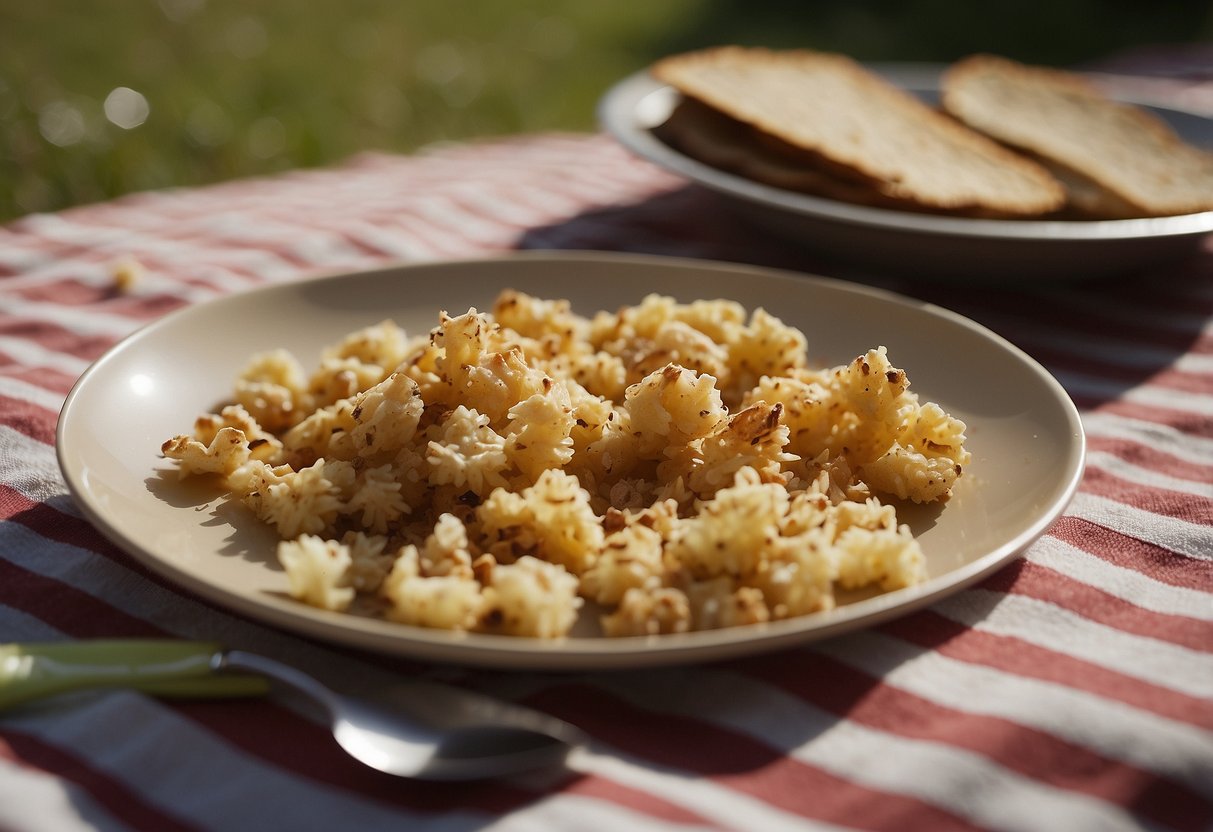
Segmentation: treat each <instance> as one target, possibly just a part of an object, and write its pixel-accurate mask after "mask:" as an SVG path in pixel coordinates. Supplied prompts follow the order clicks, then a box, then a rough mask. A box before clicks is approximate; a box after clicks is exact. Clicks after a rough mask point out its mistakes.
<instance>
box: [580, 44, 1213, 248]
mask: <svg viewBox="0 0 1213 832" xmlns="http://www.w3.org/2000/svg"><path fill="white" fill-rule="evenodd" d="M864 66H866V67H867V68H868V69H870V70H872V71H874V72H876V73H877V74H879V75H881V76H882V77H884V78H886V79H888V80H890V81H892V82H893V83H895V84H897V85H898V86H902V87H910V88H914V87H917V86H930V85H932V84H935V85H937V84H938V79H939V76H940V74H941V73H942V72H943V70H944V68H945V67H946V65H945V64H936V63H913V62H899V63H891V62H890V63H868V64H864ZM1079 74H1081V75H1084V76H1086V77H1090V78H1092V79H1096V78H1099V77H1105V78H1106V77H1111V76H1109V74H1107V73H1104V74H1097V73H1089V72H1086V73H1079ZM657 94H661V95H678V93H677V92H676V91H675V90H674V89H673V87H671V86H670V85H669V84H665V83H662V82H660V81H658V80H657V79H655V78H653V77H652V75H651V74H650V73H649V70H648V68H645V69H641V70H638V71H636V72H633V73H632V74H630V75H627V76H625V77H624V78H622V79H620V80H618V81H616V82H615V83H614V84H613V85H612V86H611V87H610V88H608V89H607V91H606V92H605V93H604V94H603V95H602V96H601V97H600V98H599V100H598V104H597V106H596V116H597V119H598V123H599V124H600V125H601V126H602V128H603V129H605V130H606V132H607V133H609V134H610V135H611V136H612V137H613V138H614V139H615V140H616V141H618V142H619V143H620V144H621V145H623V146H624V147H625V148H627V149H628V150H629V151H631V152H632V153H634V154H636V155H637V156H639V157H640V158H642V159H644V160H646V161H648V162H650V163H652V164H655V165H657V166H658V167H661V168H663V169H665V170H667V171H669V172H672V173H675V174H678V175H680V176H682V177H684V178H687V179H689V180H691V181H692V182H694V183H695V184H698V185H701V186H703V187H706V188H708V189H710V190H712V191H715V192H717V193H720V194H724V195H726V196H729V197H732V198H735V199H741V200H744V201H746V202H750V203H754V204H756V205H759V206H762V207H764V208H768V209H776V210H780V211H784V212H788V213H791V214H795V215H799V216H801V217H804V218H806V219H815V220H828V221H832V222H842V223H846V224H849V225H855V226H864V227H869V228H872V229H875V230H883V231H891V232H902V233H907V232H908V233H914V234H919V235H923V236H932V235H934V236H950V237H962V238H969V239H974V240H982V239H986V240H1004V241H1023V242H1034V243H1053V242H1056V243H1084V242H1109V241H1114V240H1126V241H1127V240H1157V239H1165V238H1181V237H1193V236H1199V235H1203V234H1207V233H1210V232H1213V211H1202V212H1199V213H1194V214H1179V215H1175V216H1169V217H1141V218H1134V219H1118V220H998V219H984V218H975V217H952V216H942V215H935V214H927V213H916V212H913V211H899V210H896V209H892V208H880V207H873V206H867V205H858V204H855V203H849V202H844V201H840V200H833V199H829V198H826V197H821V196H815V195H812V194H807V193H801V192H798V191H792V190H788V189H785V188H779V187H776V186H774V185H767V184H765V183H762V182H758V181H756V180H752V179H748V178H746V177H744V176H740V175H738V174H735V173H731V172H729V171H725V170H722V169H720V168H717V167H714V166H712V165H709V164H707V163H705V162H700V161H699V160H697V159H695V158H693V157H691V156H687V155H686V154H684V153H681V152H680V151H678V150H676V149H675V148H672V147H670V146H669V145H667V144H665V143H664V142H662V141H660V140H659V139H657V138H656V136H654V135H653V134H652V132H651V131H649V130H647V129H644V128H643V127H641V126H639V124H638V123H637V118H636V111H637V108H638V107H639V106H640V105H641V103H642V102H643V101H644V100H646V99H647V98H649V97H650V96H653V95H657ZM1114 97H1115V98H1117V99H1118V100H1121V101H1125V102H1130V103H1134V104H1139V105H1144V106H1150V107H1156V108H1159V109H1164V110H1169V111H1171V112H1176V113H1182V114H1184V115H1187V116H1192V117H1196V118H1201V119H1204V120H1206V121H1210V122H1213V117H1211V116H1208V115H1206V114H1204V113H1200V112H1196V111H1194V110H1188V109H1183V108H1182V107H1179V106H1176V105H1174V104H1173V103H1170V102H1162V101H1158V100H1155V99H1151V98H1150V97H1148V96H1142V95H1116V96H1114Z"/></svg>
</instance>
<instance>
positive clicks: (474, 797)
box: [173, 700, 705, 824]
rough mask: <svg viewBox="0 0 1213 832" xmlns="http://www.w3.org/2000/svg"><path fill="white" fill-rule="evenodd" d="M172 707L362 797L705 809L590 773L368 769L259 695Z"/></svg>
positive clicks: (696, 820) (679, 812) (652, 811)
mask: <svg viewBox="0 0 1213 832" xmlns="http://www.w3.org/2000/svg"><path fill="white" fill-rule="evenodd" d="M173 707H174V708H175V709H176V710H177V711H178V712H179V713H181V714H183V715H184V716H187V717H189V718H190V719H192V720H194V721H195V722H197V723H198V724H199V725H201V726H203V727H204V728H205V729H207V730H208V731H211V732H213V733H215V734H217V735H219V736H221V737H223V739H224V740H225V741H226V742H228V743H230V744H232V745H233V746H235V747H237V748H239V749H241V750H242V751H243V752H245V753H247V754H249V755H250V756H253V757H256V758H258V759H261V760H264V761H266V762H268V763H270V764H271V765H274V766H276V767H278V768H281V769H284V770H286V771H289V772H290V773H291V774H293V775H295V776H300V777H305V778H308V779H311V780H316V781H317V782H322V783H325V784H327V785H330V786H334V787H337V788H341V789H345V790H347V791H350V792H353V793H356V794H357V795H358V796H360V797H364V798H366V797H369V798H371V799H375V800H380V801H383V802H385V803H387V804H389V805H392V806H397V807H400V808H405V809H408V810H410V811H415V812H429V813H440V812H451V811H458V810H472V811H478V812H486V813H490V814H495V815H501V814H506V813H508V812H512V811H515V810H518V809H522V808H524V807H526V806H527V805H528V804H531V803H533V802H535V801H536V800H538V799H539V798H541V797H542V795H543V794H556V793H559V792H569V793H574V794H582V795H585V796H587V797H600V798H602V799H605V800H609V801H610V802H612V803H616V804H619V805H622V806H625V807H628V808H631V809H633V810H635V811H637V812H640V813H643V814H649V815H652V816H655V817H661V818H665V819H668V820H672V821H674V822H678V823H691V824H704V823H705V819H704V818H703V817H702V816H698V815H695V814H694V813H692V812H690V811H688V810H686V809H683V808H681V807H679V806H676V805H673V804H670V803H667V802H665V801H663V800H661V799H659V798H656V797H653V796H651V795H648V794H646V793H643V792H637V791H635V790H633V789H631V788H629V787H627V786H622V785H620V784H618V783H614V782H611V781H606V780H603V779H602V778H599V777H594V776H578V775H572V774H570V775H568V776H567V777H565V778H562V779H559V780H557V782H554V783H551V784H550V785H548V786H546V787H543V788H542V789H541V790H539V791H535V790H533V789H532V788H529V787H528V788H524V787H521V786H518V785H514V784H511V783H508V782H506V781H486V782H483V783H477V784H476V785H475V786H474V787H470V786H469V785H468V784H466V783H425V782H422V781H418V780H409V779H407V778H400V777H395V776H392V775H389V774H383V773H382V772H379V771H375V770H374V769H371V768H368V767H366V766H364V765H362V764H361V763H359V762H358V761H356V760H354V759H353V758H352V757H350V756H349V755H347V754H346V753H345V752H344V751H342V750H341V749H340V748H339V747H338V746H337V744H336V743H335V742H334V741H333V737H332V734H331V732H330V731H329V729H328V728H326V727H324V726H322V725H317V724H315V723H313V722H310V721H308V720H305V719H303V718H301V717H300V716H298V715H297V714H295V713H294V712H292V711H290V710H288V709H287V708H284V707H279V706H277V705H275V704H273V703H272V702H266V701H261V700H234V701H227V702H223V703H215V702H188V701H186V702H179V703H174V705H173Z"/></svg>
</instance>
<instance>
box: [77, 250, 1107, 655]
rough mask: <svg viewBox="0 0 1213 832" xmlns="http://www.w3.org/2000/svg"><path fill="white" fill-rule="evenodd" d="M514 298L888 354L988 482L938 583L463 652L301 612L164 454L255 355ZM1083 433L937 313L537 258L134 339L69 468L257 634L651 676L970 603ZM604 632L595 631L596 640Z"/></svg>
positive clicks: (776, 277)
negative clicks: (793, 613)
mask: <svg viewBox="0 0 1213 832" xmlns="http://www.w3.org/2000/svg"><path fill="white" fill-rule="evenodd" d="M506 287H513V288H517V289H520V290H522V291H525V292H529V293H531V294H535V295H538V296H542V297H548V298H555V297H562V298H568V299H570V300H571V301H572V302H573V304H574V309H575V310H577V311H579V312H581V313H582V314H592V313H593V312H595V311H597V310H599V309H609V310H615V309H616V308H618V307H619V306H620V305H623V304H631V303H635V302H637V301H639V300H640V299H641V298H642V297H643V296H644V295H645V294H647V293H649V292H654V291H656V292H662V293H665V294H669V295H672V296H674V297H676V298H677V299H679V300H681V301H684V302H685V301H690V300H694V299H696V298H718V297H720V298H731V299H734V300H737V301H739V302H741V303H742V304H744V305H746V306H747V307H749V308H753V307H756V306H763V307H765V308H766V309H768V310H770V311H772V312H773V313H775V314H777V315H778V316H780V317H781V318H782V319H783V320H784V321H785V322H787V323H790V324H794V325H796V326H798V327H800V328H802V329H803V330H804V332H805V333H806V334H807V336H808V339H809V345H810V347H809V351H810V357H811V359H812V360H813V361H814V362H815V363H818V364H820V365H822V366H833V365H836V364H841V363H843V362H846V361H848V360H850V359H851V358H853V357H854V356H856V355H858V354H859V353H861V352H863V351H864V350H866V349H868V348H869V347H873V346H877V345H885V346H887V347H888V350H889V356H890V358H891V359H892V361H893V362H894V364H895V365H896V366H900V367H902V368H904V369H905V370H906V371H907V373H908V374H909V377H910V380H911V383H912V385H913V389H914V390H915V391H917V392H918V393H919V394H920V395H921V396H922V397H923V398H924V399H930V400H934V401H938V402H939V403H941V404H942V405H943V406H944V407H945V408H947V409H948V410H949V411H951V412H952V413H953V414H955V415H957V416H959V417H960V418H962V419H964V420H965V422H967V423H968V425H969V428H970V429H969V436H970V441H969V445H970V447H971V448H972V451H973V456H974V458H973V462H972V464H971V465H970V466H969V468H968V474H967V475H966V476H965V477H964V478H963V479H962V481H961V484H960V485H959V487H958V488H957V489H956V493H955V495H954V497H953V499H952V500H951V501H950V502H948V504H947V505H946V506H945V507H943V509H942V510H925V511H924V510H920V511H917V512H915V513H914V514H913V516H910V517H908V519H909V521H910V522H911V525H912V526H914V527H915V530H916V531H917V532H918V533H919V535H920V537H921V541H922V546H923V549H924V550H925V552H926V555H927V560H928V569H929V572H930V576H931V577H930V580H929V581H928V582H927V583H925V584H923V585H921V586H918V587H915V588H912V589H908V590H903V591H898V592H894V593H891V594H888V595H883V596H879V597H876V598H871V599H867V600H862V601H858V602H856V603H853V604H850V605H848V606H845V607H840V608H839V609H837V610H835V611H832V612H829V613H823V614H818V615H813V616H809V617H804V618H799V619H794V620H788V621H781V622H777V623H773V624H769V625H758V626H752V627H745V628H735V629H729V630H716V631H710V632H703V633H690V634H686V635H677V636H656V637H652V638H628V639H606V638H602V637H595V636H592V635H590V636H578V637H573V638H569V639H566V640H563V641H559V642H553V643H545V642H540V641H536V640H531V639H512V638H508V637H503V636H484V635H460V634H455V633H449V632H440V631H432V630H425V629H419V628H414V627H408V626H404V625H399V624H393V623H389V622H385V621H377V620H370V619H363V618H356V617H354V616H350V615H341V614H335V613H328V612H324V611H320V610H315V609H312V608H309V607H306V606H304V605H302V604H299V603H296V602H294V601H292V600H290V599H289V598H287V597H286V596H285V594H284V592H285V588H286V580H285V576H284V575H283V573H282V571H281V569H280V568H279V566H278V565H277V563H276V561H275V560H274V555H273V552H274V537H273V535H272V534H271V533H270V532H269V531H268V530H267V529H266V528H264V527H262V526H261V525H260V524H258V523H257V522H255V521H254V520H253V518H252V517H251V515H249V514H247V513H246V512H245V510H244V509H243V508H238V507H234V506H233V505H231V504H229V503H225V502H223V501H220V500H218V499H215V497H214V495H213V494H211V493H208V492H204V491H200V490H199V488H198V486H196V485H193V484H192V483H190V482H189V481H188V480H187V481H186V482H184V483H181V482H179V481H178V479H177V477H176V474H175V471H174V469H173V467H172V465H171V464H170V463H168V462H167V461H166V460H164V459H163V458H161V455H160V450H159V449H160V444H161V443H162V442H163V441H164V440H165V439H167V438H168V437H170V436H173V435H175V434H177V433H181V432H184V431H187V430H189V429H190V427H191V426H192V424H193V421H194V419H195V417H197V416H198V415H199V414H201V413H203V412H205V411H208V410H210V409H212V408H213V407H214V406H215V405H216V404H217V403H219V402H221V401H222V400H224V399H225V397H226V396H227V395H228V394H229V391H230V389H231V385H232V381H233V377H234V374H235V372H237V371H238V369H239V368H240V367H242V366H243V365H244V362H245V361H246V359H247V358H248V357H249V356H250V355H251V354H252V353H254V352H258V351H262V350H267V349H272V348H276V347H285V348H287V349H290V350H291V351H292V352H294V353H295V354H296V356H298V357H299V358H300V360H302V361H303V362H304V365H305V366H309V365H313V364H314V362H316V361H317V360H318V358H319V353H320V349H321V348H322V347H323V346H324V345H326V344H329V343H331V342H333V341H336V340H337V339H338V338H339V337H340V336H342V335H344V334H346V333H348V332H350V331H352V330H354V329H357V328H359V327H362V326H366V325H369V324H373V323H376V322H378V321H380V320H382V319H384V318H385V317H391V318H392V319H394V320H395V321H396V322H397V323H398V324H400V325H401V326H404V327H405V328H406V329H407V330H409V331H411V332H421V331H427V330H429V329H430V328H431V327H432V326H433V325H434V324H435V323H436V321H437V316H438V312H439V311H440V310H449V311H451V312H463V311H466V310H467V308H468V307H469V306H475V307H477V308H479V309H486V308H488V307H489V306H490V305H491V303H492V302H493V299H494V298H495V297H496V295H497V293H498V291H500V290H501V289H503V288H506ZM1083 450H1084V443H1083V434H1082V426H1081V424H1080V422H1079V417H1078V413H1077V411H1076V410H1075V408H1074V405H1073V404H1072V403H1071V402H1070V400H1069V398H1068V397H1067V396H1066V394H1065V392H1064V391H1063V390H1062V388H1061V387H1060V386H1059V385H1058V383H1057V382H1056V381H1055V380H1054V379H1053V378H1052V377H1051V376H1050V375H1049V374H1048V373H1047V372H1046V371H1045V370H1044V369H1042V368H1041V367H1040V366H1039V365H1037V364H1036V363H1035V362H1034V361H1032V360H1031V359H1030V358H1028V357H1027V356H1026V355H1024V354H1023V353H1022V352H1020V351H1019V350H1018V349H1016V348H1015V347H1013V346H1011V345H1010V344H1009V343H1007V342H1006V341H1004V340H1002V339H1001V338H999V337H998V336H996V335H994V334H993V333H991V332H989V331H988V330H986V329H984V328H982V327H981V326H979V325H977V324H975V323H973V322H971V321H969V320H967V319H965V318H962V317H960V316H958V315H956V314H954V313H951V312H947V311H945V310H942V309H939V308H937V307H934V306H931V305H928V304H924V303H919V302H916V301H912V300H907V299H904V298H901V297H898V296H895V295H891V294H888V293H885V292H881V291H877V290H873V289H869V288H865V287H861V286H857V285H852V284H849V283H843V282H838V281H832V280H826V279H821V278H814V277H807V276H804V275H794V274H789V273H781V272H774V271H766V270H761V269H756V268H749V267H745V266H737V265H727V264H720V263H708V262H700V261H692V260H676V259H664V258H654V257H640V256H627V255H605V254H598V253H555V252H551V253H542V252H536V253H530V254H518V255H514V256H508V257H504V258H499V259H493V260H477V261H468V262H452V263H437V264H430V265H416V266H405V267H398V268H390V269H384V270H382V271H375V272H366V273H359V274H349V275H337V276H332V277H325V278H320V279H315V280H310V281H305V282H300V283H290V284H285V285H280V286H272V287H267V288H263V289H258V290H255V291H252V292H247V293H244V294H240V295H236V296H230V297H226V298H222V299H219V300H216V301H213V302H210V303H206V304H201V305H198V306H194V307H190V308H186V309H183V310H180V311H178V312H176V313H173V314H170V315H168V316H166V317H164V318H163V319H161V320H159V321H157V322H155V323H153V324H151V325H149V326H147V327H145V328H144V329H142V330H140V331H138V332H136V333H135V334H133V335H131V336H130V337H129V338H127V339H125V340H124V341H122V342H121V343H119V344H118V345H116V346H115V347H114V348H113V349H111V350H110V351H109V352H108V353H106V354H105V355H104V356H103V357H102V358H100V359H99V360H98V361H97V362H96V363H95V364H93V365H92V366H91V367H90V368H89V369H88V371H86V372H85V374H84V375H83V376H82V377H81V378H80V380H79V381H78V382H77V384H76V386H75V388H74V389H73V390H72V392H71V394H70V395H69V396H68V398H67V401H66V403H65V404H64V407H63V411H62V414H61V416H60V420H59V432H58V455H59V463H60V466H61V468H62V470H63V474H64V477H65V478H66V480H67V484H68V487H69V488H70V489H71V492H72V494H73V495H74V496H75V498H76V500H77V501H78V503H79V505H80V506H81V508H82V509H83V510H84V512H85V513H86V514H87V515H88V517H89V519H90V520H92V522H93V523H95V524H96V526H97V527H98V528H99V529H100V530H101V531H102V532H104V533H105V535H106V536H108V537H109V538H110V539H111V540H113V541H114V542H115V543H117V544H118V545H119V546H121V547H123V548H124V549H126V550H128V551H129V552H131V553H132V554H133V555H134V556H135V557H137V558H138V559H139V560H141V561H142V562H143V563H145V564H146V565H147V566H148V567H150V568H151V569H153V570H155V571H157V572H159V573H161V574H163V575H164V576H166V577H168V578H169V579H171V580H173V581H174V582H176V583H178V584H180V585H181V586H183V587H185V588H188V589H190V590H192V591H194V592H196V593H198V594H199V595H201V596H203V597H206V598H208V599H211V600H213V601H215V602H217V603H219V604H221V605H223V606H226V607H228V608H230V609H233V610H236V611H238V612H240V613H244V614H246V615H248V616H250V617H252V618H256V619H260V620H262V621H265V622H268V623H270V624H274V625H278V626H280V627H283V628H286V629H288V630H292V631H295V632H297V633H300V634H305V635H308V636H313V637H316V638H320V639H325V640H329V641H332V642H338V643H342V644H348V645H352V646H356V647H362V648H367V649H371V650H377V651H383V652H387V653H393V654H398V655H402V656H408V657H413V658H417V659H424V660H433V661H440V662H455V663H465V664H477V665H487V666H497V667H507V668H550V669H587V668H619V667H638V666H643V665H659V664H670V663H677V662H689V661H700V660H712V659H721V658H727V657H732V656H738V655H743V654H748V653H751V652H755V651H761V650H770V649H774V648H778V647H784V646H790V645H794V644H799V643H802V642H806V641H809V640H812V639H818V638H822V637H824V636H829V635H834V634H837V633H841V632H844V631H846V630H850V629H854V628H856V627H861V626H867V625H871V624H874V623H876V622H878V621H883V620H886V619H889V618H892V617H894V616H897V615H902V614H904V613H906V612H908V611H910V610H913V609H916V608H919V607H922V606H924V605H926V604H927V603H929V602H931V601H933V600H936V599H938V598H942V597H943V596H945V595H948V594H950V593H953V592H956V591H957V590H959V589H961V588H962V587H964V586H966V585H968V584H971V583H973V582H974V581H975V580H977V579H979V578H981V577H982V576H984V575H986V574H988V573H990V572H992V571H993V570H995V569H997V568H998V567H999V566H1001V565H1002V564H1004V563H1006V562H1007V561H1009V560H1011V559H1012V558H1014V557H1015V556H1016V555H1017V554H1018V553H1019V552H1020V551H1021V550H1022V549H1023V548H1024V547H1025V546H1026V545H1027V544H1028V543H1030V542H1031V541H1033V540H1035V539H1036V538H1037V537H1038V536H1040V535H1041V534H1042V533H1043V532H1044V531H1045V530H1046V529H1047V528H1048V526H1049V525H1050V524H1051V523H1052V522H1053V520H1054V519H1056V518H1057V517H1058V515H1059V514H1060V513H1061V511H1062V509H1063V508H1064V507H1065V505H1066V503H1067V502H1068V501H1069V499H1070V498H1071V496H1072V495H1073V494H1074V491H1075V489H1076V487H1077V484H1078V480H1079V477H1080V476H1081V472H1082V467H1083ZM592 629H593V622H592V621H588V620H587V621H585V622H583V623H582V625H580V629H579V632H591V631H592Z"/></svg>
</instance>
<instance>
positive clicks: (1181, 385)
mask: <svg viewBox="0 0 1213 832" xmlns="http://www.w3.org/2000/svg"><path fill="white" fill-rule="evenodd" d="M1032 357H1033V358H1035V359H1036V360H1037V361H1039V362H1041V363H1042V364H1044V365H1045V366H1046V367H1048V369H1049V371H1050V372H1052V373H1054V374H1058V372H1059V371H1065V372H1071V373H1081V374H1083V375H1087V376H1092V377H1095V378H1100V379H1105V380H1111V381H1116V382H1120V383H1123V384H1124V385H1126V386H1128V387H1140V386H1142V385H1147V384H1148V385H1153V386H1155V387H1165V388H1167V389H1168V390H1174V391H1178V392H1181V393H1195V394H1204V395H1208V394H1210V393H1213V375H1210V374H1207V373H1192V372H1187V371H1184V370H1177V369H1175V368H1173V367H1169V366H1158V367H1139V366H1133V365H1128V364H1119V363H1116V361H1115V360H1114V359H1107V360H1105V359H1099V358H1092V357H1090V356H1086V355H1076V354H1074V353H1071V352H1066V351H1064V350H1060V349H1055V348H1051V347H1043V346H1033V347H1032Z"/></svg>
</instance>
